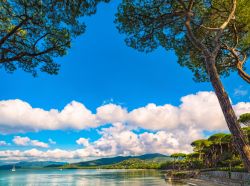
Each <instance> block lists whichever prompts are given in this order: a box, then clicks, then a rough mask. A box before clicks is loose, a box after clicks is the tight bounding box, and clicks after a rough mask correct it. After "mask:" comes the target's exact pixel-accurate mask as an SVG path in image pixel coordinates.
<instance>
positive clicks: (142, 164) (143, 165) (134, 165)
mask: <svg viewBox="0 0 250 186" xmlns="http://www.w3.org/2000/svg"><path fill="white" fill-rule="evenodd" d="M160 167H161V163H160V162H157V161H152V160H142V159H138V158H131V159H128V160H124V161H121V162H119V163H115V164H111V165H103V166H100V168H104V169H159V168H160Z"/></svg>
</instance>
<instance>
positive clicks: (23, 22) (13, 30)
mask: <svg viewBox="0 0 250 186" xmlns="http://www.w3.org/2000/svg"><path fill="white" fill-rule="evenodd" d="M28 20H29V18H28V17H25V19H24V20H22V21H21V22H20V23H19V24H18V25H17V26H15V27H14V28H13V29H12V30H11V31H10V32H8V34H6V35H5V36H4V37H3V38H2V39H0V46H1V45H2V44H3V43H4V42H5V41H6V40H7V39H8V38H9V37H10V36H12V35H13V34H15V33H16V31H17V30H18V29H19V28H21V27H22V26H23V25H24V24H26V23H27V21H28Z"/></svg>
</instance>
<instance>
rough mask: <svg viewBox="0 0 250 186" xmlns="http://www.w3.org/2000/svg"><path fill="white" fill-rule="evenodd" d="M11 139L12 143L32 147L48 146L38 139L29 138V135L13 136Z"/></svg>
mask: <svg viewBox="0 0 250 186" xmlns="http://www.w3.org/2000/svg"><path fill="white" fill-rule="evenodd" d="M12 141H13V143H15V144H16V145H19V146H34V147H42V148H48V147H49V145H48V144H47V143H44V142H41V141H38V140H31V139H30V138H29V137H21V136H15V137H14V138H13V140H12Z"/></svg>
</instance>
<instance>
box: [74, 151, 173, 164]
mask: <svg viewBox="0 0 250 186" xmlns="http://www.w3.org/2000/svg"><path fill="white" fill-rule="evenodd" d="M128 159H140V160H152V161H167V160H170V159H171V158H170V157H169V156H166V155H163V154H158V153H155V154H144V155H141V156H116V157H112V158H101V159H97V160H91V161H85V162H79V163H73V164H71V165H72V166H81V167H86V166H101V165H111V164H116V163H119V162H122V161H124V160H128Z"/></svg>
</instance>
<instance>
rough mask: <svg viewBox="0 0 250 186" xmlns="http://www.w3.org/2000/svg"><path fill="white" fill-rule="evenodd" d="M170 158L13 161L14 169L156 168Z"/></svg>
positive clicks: (137, 157)
mask: <svg viewBox="0 0 250 186" xmlns="http://www.w3.org/2000/svg"><path fill="white" fill-rule="evenodd" d="M169 160H172V158H171V157H169V156H166V155H163V154H158V153H156V154H144V155H141V156H116V157H112V158H100V159H97V160H91V161H85V162H79V163H71V164H68V163H66V162H54V161H32V162H27V161H22V162H19V163H15V167H16V169H21V168H23V169H33V168H34V169H35V168H59V167H60V168H68V169H70V168H72V169H74V168H97V167H98V168H142V169H143V168H157V167H159V165H160V164H161V163H164V162H166V161H169ZM13 165H14V164H8V165H1V166H0V170H9V169H11V168H12V167H13Z"/></svg>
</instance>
